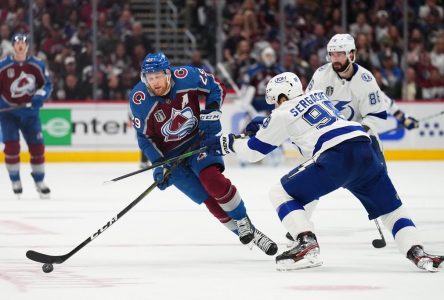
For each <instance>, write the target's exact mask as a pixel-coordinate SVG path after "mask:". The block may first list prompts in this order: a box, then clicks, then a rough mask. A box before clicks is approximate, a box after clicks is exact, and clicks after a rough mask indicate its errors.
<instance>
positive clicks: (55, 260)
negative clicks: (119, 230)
mask: <svg viewBox="0 0 444 300" xmlns="http://www.w3.org/2000/svg"><path fill="white" fill-rule="evenodd" d="M199 140H200V139H199ZM199 140H198V141H199ZM196 145H197V142H195V143H193V144H192V145H191V146H190V148H189V149H192V148H193V147H195V146H196ZM182 160H183V159H178V160H176V161H175V162H174V164H173V165H172V166H171V168H170V169H168V170H167V172H166V173H165V178H167V177H169V175H170V174H171V172H172V171H173V170H174V169H175V168H176V167H177V166H178V165H179V164H180V163H181V162H182ZM157 184H158V183H157V182H153V183H152V184H151V185H150V186H149V187H148V188H147V189H146V190H145V191H143V192H142V194H140V195H139V196H138V197H137V198H136V199H134V200H133V201H132V202H131V203H130V204H128V205H127V206H126V207H125V208H124V209H123V210H122V211H120V212H119V213H118V214H117V215H116V216H115V217H113V218H112V219H111V220H109V221H108V222H107V223H106V224H105V225H104V226H102V227H101V228H99V229H98V230H97V231H96V232H94V233H93V234H92V235H91V236H90V237H88V238H87V239H86V240H84V241H83V242H82V243H81V244H79V245H78V246H77V247H75V248H74V249H73V250H71V251H70V252H69V253H67V254H65V255H59V256H54V255H47V254H43V253H40V252H37V251H33V250H28V251H27V252H26V257H27V258H29V259H30V260H33V261H36V262H40V263H45V264H61V263H63V262H64V261H66V260H67V259H68V258H70V257H71V256H73V255H74V254H75V253H77V252H78V251H79V250H81V249H82V248H83V247H85V246H86V245H88V244H89V243H90V242H91V241H92V240H94V239H95V238H97V237H98V236H99V235H101V234H102V233H103V232H104V231H105V230H106V229H108V228H109V227H111V225H113V224H114V223H116V222H117V220H119V219H120V218H121V217H123V216H124V215H125V214H126V213H127V212H128V211H129V210H130V209H131V208H133V207H134V206H136V204H137V203H139V202H140V201H141V200H142V199H143V198H145V197H146V196H147V195H148V194H149V193H150V192H151V191H152V190H154V189H155V188H156V187H157Z"/></svg>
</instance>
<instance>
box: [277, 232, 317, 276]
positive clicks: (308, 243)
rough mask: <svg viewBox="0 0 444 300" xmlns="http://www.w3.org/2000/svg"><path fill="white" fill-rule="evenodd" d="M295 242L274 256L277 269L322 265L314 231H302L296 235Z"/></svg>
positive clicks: (296, 268)
mask: <svg viewBox="0 0 444 300" xmlns="http://www.w3.org/2000/svg"><path fill="white" fill-rule="evenodd" d="M296 242H297V244H296V245H295V247H293V248H292V249H290V250H288V251H285V252H284V253H282V254H280V255H278V256H276V268H277V270H278V271H288V270H298V269H305V268H314V267H318V266H321V265H322V260H321V258H320V256H319V253H320V249H319V244H318V242H317V240H316V236H315V235H314V233H312V232H310V231H308V232H302V233H300V234H299V235H298V236H297V238H296Z"/></svg>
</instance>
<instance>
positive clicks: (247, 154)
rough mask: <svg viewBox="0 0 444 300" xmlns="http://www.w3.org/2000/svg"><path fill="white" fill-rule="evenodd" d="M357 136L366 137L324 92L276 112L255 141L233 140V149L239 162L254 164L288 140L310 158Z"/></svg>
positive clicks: (315, 93) (264, 124)
mask: <svg viewBox="0 0 444 300" xmlns="http://www.w3.org/2000/svg"><path fill="white" fill-rule="evenodd" d="M357 136H365V137H368V135H367V133H365V132H364V129H363V127H362V126H361V125H360V124H359V123H357V122H352V121H347V120H346V119H345V118H344V116H343V115H341V113H340V112H339V111H338V110H337V109H336V108H335V107H334V106H333V104H332V102H331V101H330V100H329V99H328V97H327V96H326V95H325V93H324V92H323V91H311V92H308V93H306V94H304V95H302V96H300V97H297V98H295V99H291V100H288V101H285V102H284V103H282V104H281V105H280V106H279V107H277V108H275V109H274V110H273V111H272V113H271V114H270V115H269V116H268V118H267V119H266V120H265V121H264V123H263V126H262V128H261V129H260V130H259V131H258V132H257V133H256V136H255V137H252V138H250V139H248V140H243V139H236V140H235V141H234V142H233V149H234V151H235V152H236V154H237V155H238V156H239V157H240V158H243V159H245V160H248V161H250V162H255V161H258V160H261V159H262V158H264V157H265V155H267V153H269V152H271V151H273V150H274V149H275V148H276V147H277V146H279V145H281V144H282V143H283V142H284V141H285V140H287V139H290V141H291V142H292V143H293V144H294V145H296V146H297V147H298V148H299V151H300V152H301V154H302V155H303V156H304V157H306V158H310V157H313V156H317V155H319V154H321V153H322V152H324V151H325V150H327V149H329V148H331V147H333V146H335V145H337V144H339V143H341V142H343V141H346V140H349V139H352V138H354V137H357Z"/></svg>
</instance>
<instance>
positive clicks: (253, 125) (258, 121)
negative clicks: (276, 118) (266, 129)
mask: <svg viewBox="0 0 444 300" xmlns="http://www.w3.org/2000/svg"><path fill="white" fill-rule="evenodd" d="M266 118H267V117H262V116H257V117H254V118H253V120H251V121H250V123H248V125H247V127H246V128H245V131H246V133H247V134H248V136H255V135H256V132H258V131H259V129H261V126H262V123H264V120H265V119H266Z"/></svg>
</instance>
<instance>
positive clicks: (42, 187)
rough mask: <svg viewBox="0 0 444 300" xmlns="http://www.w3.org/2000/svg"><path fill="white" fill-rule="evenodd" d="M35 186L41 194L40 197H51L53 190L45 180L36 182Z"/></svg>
mask: <svg viewBox="0 0 444 300" xmlns="http://www.w3.org/2000/svg"><path fill="white" fill-rule="evenodd" d="M35 188H36V189H37V193H39V195H40V199H49V198H50V194H51V190H50V189H49V187H48V186H47V185H46V184H45V183H44V182H43V181H39V182H36V183H35Z"/></svg>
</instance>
